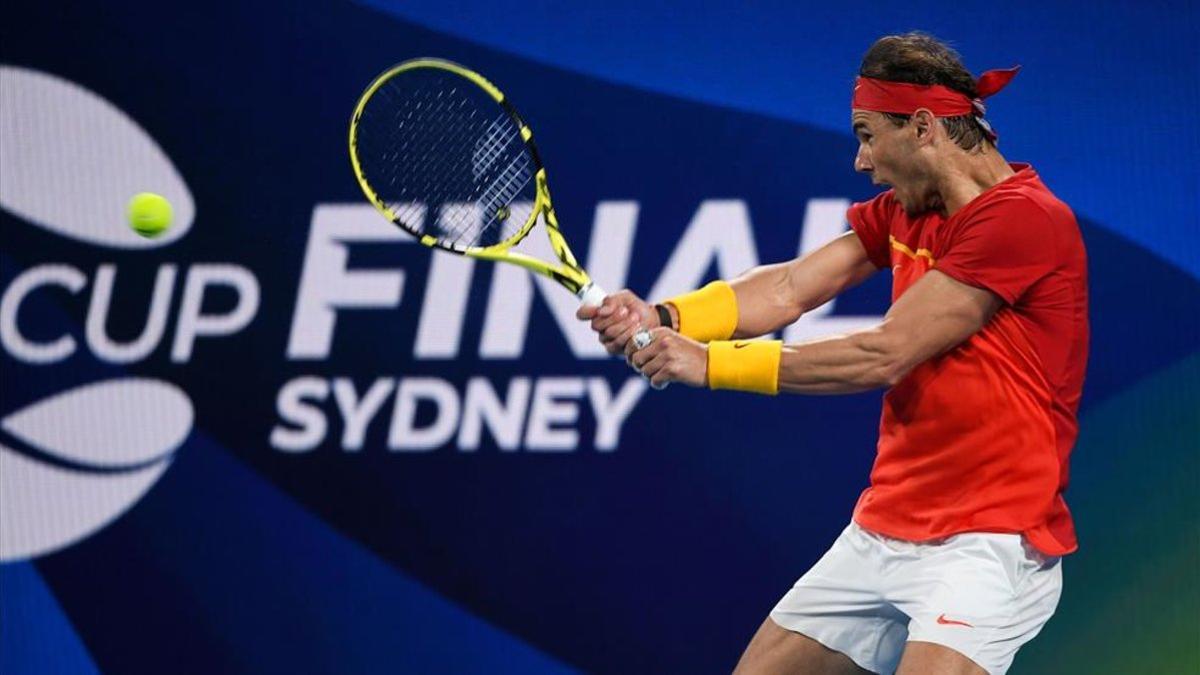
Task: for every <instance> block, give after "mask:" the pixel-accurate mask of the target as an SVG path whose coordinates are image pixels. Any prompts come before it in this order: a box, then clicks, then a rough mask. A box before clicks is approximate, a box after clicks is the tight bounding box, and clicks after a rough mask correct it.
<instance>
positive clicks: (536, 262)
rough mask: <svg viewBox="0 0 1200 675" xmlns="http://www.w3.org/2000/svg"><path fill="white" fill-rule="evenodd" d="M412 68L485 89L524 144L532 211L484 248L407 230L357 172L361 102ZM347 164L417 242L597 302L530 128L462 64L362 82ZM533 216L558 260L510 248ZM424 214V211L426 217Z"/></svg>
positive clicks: (418, 62) (423, 63)
mask: <svg viewBox="0 0 1200 675" xmlns="http://www.w3.org/2000/svg"><path fill="white" fill-rule="evenodd" d="M418 68H436V69H439V70H443V71H447V72H450V73H453V74H455V75H458V76H459V77H462V78H463V79H465V80H467V81H468V82H470V83H472V84H474V85H475V86H477V87H479V88H480V89H482V90H483V91H484V92H486V93H487V94H488V95H489V96H490V97H491V98H492V99H493V100H494V101H495V102H496V103H498V104H499V105H500V107H501V108H502V109H503V110H504V112H505V113H506V114H508V116H509V118H510V119H511V120H512V121H513V122H514V123H515V124H516V125H517V128H518V129H520V133H521V139H522V141H523V142H524V143H525V147H526V148H527V149H528V151H529V154H530V156H531V158H532V160H533V164H534V167H535V169H536V170H535V172H534V190H535V196H534V203H533V209H532V211H531V213H530V214H529V218H528V219H527V220H526V221H525V223H524V225H523V226H522V227H521V228H520V229H518V230H517V231H516V232H515V233H514V234H512V235H511V236H509V237H508V238H507V239H505V240H504V241H501V242H498V243H496V244H492V245H490V246H466V247H454V246H451V245H450V244H449V243H446V242H442V241H440V240H439V239H438V238H437V237H434V236H433V235H430V234H422V233H420V232H416V231H414V230H412V229H410V228H409V227H408V226H407V225H405V224H404V223H403V222H402V221H401V220H400V217H399V216H398V215H397V214H396V213H394V212H393V211H392V210H391V209H390V208H389V207H388V205H387V204H386V203H385V202H384V201H383V200H382V199H381V198H380V197H379V195H378V194H377V193H376V192H375V189H374V188H373V187H371V184H370V183H369V182H368V181H367V179H366V176H364V175H363V169H362V166H361V164H360V163H359V160H358V123H359V120H360V119H361V118H362V114H363V110H364V109H365V108H366V106H367V102H368V101H369V100H370V99H371V97H372V96H374V94H375V92H377V91H378V90H379V89H380V88H381V87H382V86H383V85H384V84H386V83H388V82H389V81H391V80H392V78H394V77H396V76H397V75H400V74H401V73H404V72H407V71H410V70H415V69H418ZM349 142H350V162H351V164H352V165H353V167H354V176H355V178H357V179H358V184H359V187H361V188H362V191H363V194H365V195H366V197H367V200H368V201H370V202H371V204H373V205H374V206H375V209H376V210H377V211H379V213H380V214H382V215H383V217H384V218H387V219H388V220H389V221H391V222H392V223H393V224H394V225H396V226H397V227H399V228H401V229H403V230H405V231H406V232H409V233H410V234H412V235H414V236H416V237H417V239H418V241H420V242H421V243H422V244H424V245H426V246H429V247H431V248H437V249H441V250H444V251H450V252H452V253H457V254H459V255H465V256H469V257H471V258H477V259H479V260H492V261H498V262H507V263H512V264H514V265H520V266H521V267H524V268H525V269H527V270H529V271H531V272H534V273H536V274H540V275H542V276H544V277H548V278H550V279H553V280H554V281H557V282H558V283H559V284H561V285H563V286H564V287H566V288H567V290H569V291H571V292H572V293H574V294H575V295H576V296H577V297H579V298H580V300H582V301H583V302H584V303H585V304H589V305H598V304H599V300H600V299H603V297H604V293H603V291H601V290H600V289H599V288H598V287H597V286H596V285H595V284H593V283H592V280H591V277H589V276H588V273H587V272H586V271H584V269H583V267H582V266H580V264H579V262H578V261H577V260H576V259H575V255H574V254H573V253H572V252H571V248H570V247H569V246H567V240H566V238H565V237H563V235H562V232H561V231H560V230H559V225H558V216H557V215H556V214H555V212H554V205H553V202H552V201H551V200H550V188H549V186H548V184H547V181H546V168H545V166H543V165H542V158H541V155H540V154H539V153H538V149H537V145H536V144H535V143H534V142H533V130H532V129H530V128H529V125H528V124H526V123H525V121H524V120H523V119H522V118H521V115H520V114H519V113H517V110H516V108H514V107H513V105H512V103H510V102H509V101H508V99H507V98H506V97H505V95H504V93H503V92H501V91H500V89H499V88H497V87H496V85H494V84H492V83H491V82H489V81H488V80H487V78H485V77H484V76H482V75H480V74H479V73H476V72H475V71H473V70H471V69H470V68H467V67H465V66H462V65H459V64H457V63H454V62H453V61H446V60H444V59H436V58H428V57H426V58H418V59H411V60H408V61H404V62H402V63H398V64H396V65H394V66H392V67H391V68H389V69H387V70H386V71H384V72H383V73H382V74H380V75H379V76H378V77H376V78H375V79H374V80H373V81H372V82H371V84H370V85H368V86H367V88H366V90H365V91H364V92H363V94H362V96H360V97H359V99H358V103H357V104H356V105H355V106H354V114H353V116H352V117H351V119H350V138H349ZM538 216H542V220H543V223H544V224H545V229H546V235H547V236H548V237H549V238H550V246H551V248H552V249H553V250H554V254H555V256H557V257H558V259H559V261H560V263H561V264H557V265H556V264H554V263H549V262H546V261H544V260H541V259H539V258H535V257H533V256H530V255H527V254H524V253H520V252H518V251H513V250H512V248H513V247H514V246H516V245H517V244H518V243H520V242H521V240H522V239H524V238H525V237H526V235H528V234H529V232H530V231H531V230H532V229H533V228H534V226H535V225H536V224H537V220H538ZM426 217H428V215H426Z"/></svg>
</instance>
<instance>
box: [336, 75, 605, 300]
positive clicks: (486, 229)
mask: <svg viewBox="0 0 1200 675" xmlns="http://www.w3.org/2000/svg"><path fill="white" fill-rule="evenodd" d="M350 160H351V162H352V163H353V165H354V175H355V176H357V177H358V184H359V185H360V186H361V187H362V190H363V193H364V194H365V195H366V196H367V199H368V200H369V201H370V202H371V203H372V204H374V205H375V208H376V209H378V210H379V212H380V213H381V214H383V216H384V217H385V218H387V219H388V220H389V221H391V222H392V223H394V224H396V225H397V226H399V227H401V228H402V229H404V230H406V231H408V232H410V233H412V235H413V236H415V237H416V238H417V239H418V240H419V241H420V242H421V243H422V244H425V245H426V246H430V247H433V248H438V249H442V250H446V251H450V252H452V253H458V254H460V255H466V256H470V257H472V258H479V259H481V260H498V261H503V262H508V263H512V264H514V265H520V266H521V267H524V268H525V269H528V270H530V271H532V272H536V273H537V274H541V275H543V276H546V277H549V278H551V279H553V280H555V281H557V282H558V283H560V284H562V285H563V286H564V287H565V288H566V289H567V290H569V291H571V292H572V293H574V294H575V295H576V296H577V297H578V298H579V300H580V302H581V303H583V304H584V305H589V306H598V305H599V304H600V303H601V301H603V300H604V296H605V293H604V291H603V290H601V289H600V287H598V286H597V285H596V284H595V283H593V282H592V280H591V278H590V277H589V276H588V274H587V272H586V271H584V269H583V267H582V266H580V264H579V263H578V262H577V261H576V260H575V256H574V255H573V254H572V253H571V249H570V247H568V246H567V240H566V239H565V238H564V237H563V235H562V233H561V232H560V231H559V225H558V216H557V215H556V214H555V212H554V204H553V202H552V201H551V199H550V189H549V187H548V186H547V184H546V169H545V167H544V166H542V160H541V156H540V155H539V154H538V150H537V146H536V145H535V144H534V142H533V131H531V130H530V128H529V125H527V124H526V123H525V121H524V120H523V119H521V116H520V115H519V114H517V110H516V108H514V107H513V105H512V104H511V103H509V101H508V99H507V98H506V97H505V96H504V94H503V93H501V91H500V90H499V89H497V88H496V86H495V85H493V84H492V83H491V82H488V81H487V80H486V79H485V78H484V77H483V76H482V75H480V74H479V73H476V72H475V71H473V70H470V69H468V68H465V67H463V66H460V65H458V64H457V63H452V62H450V61H443V60H441V59H431V58H421V59H414V60H411V61H405V62H403V63H401V64H398V65H396V66H393V67H392V68H389V69H388V70H387V71H385V72H384V73H383V74H382V75H380V76H379V77H377V78H375V80H374V81H373V82H371V84H370V86H368V87H367V89H366V91H365V92H363V95H362V97H360V98H359V100H358V105H356V106H355V107H354V116H353V117H352V118H351V120H350ZM539 216H541V217H542V218H541V219H542V221H543V223H544V225H545V230H546V234H547V236H549V237H550V245H551V247H552V248H553V250H554V253H555V255H556V256H557V257H558V262H557V263H554V262H548V261H545V260H540V259H538V258H534V257H532V256H529V255H526V254H523V253H519V252H516V251H513V250H512V249H513V247H514V246H516V245H517V244H518V243H519V242H520V241H521V240H522V239H524V238H525V236H526V235H528V234H529V232H530V231H531V230H533V228H534V226H535V225H536V224H537V221H538V217H539Z"/></svg>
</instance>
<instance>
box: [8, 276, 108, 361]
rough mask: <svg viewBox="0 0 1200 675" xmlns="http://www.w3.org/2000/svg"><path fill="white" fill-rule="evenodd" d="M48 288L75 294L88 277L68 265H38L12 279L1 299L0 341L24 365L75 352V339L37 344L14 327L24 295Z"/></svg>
mask: <svg viewBox="0 0 1200 675" xmlns="http://www.w3.org/2000/svg"><path fill="white" fill-rule="evenodd" d="M50 285H55V286H62V287H63V288H65V289H67V290H68V291H70V292H71V293H78V292H79V291H80V290H82V289H83V287H84V286H85V285H87V278H86V277H85V276H83V273H82V272H80V271H79V270H77V269H75V268H74V267H71V266H70V265H38V266H37V267H34V268H31V269H28V270H25V271H24V272H22V273H21V274H20V275H18V276H17V278H16V279H13V282H12V283H11V284H9V286H8V289H7V290H6V291H4V298H3V299H0V341H2V342H3V343H4V348H5V349H6V350H8V353H10V354H12V355H13V356H15V357H17V358H18V359H20V360H22V361H24V362H26V363H54V362H55V361H61V360H63V359H65V358H67V357H68V356H70V355H71V354H73V353H74V352H75V338H73V337H71V336H70V335H60V336H59V337H57V338H55V339H54V340H51V341H49V342H40V343H39V342H33V341H31V340H28V339H26V338H25V336H24V335H22V334H21V331H20V329H18V328H17V314H18V312H19V311H20V309H21V303H22V302H23V301H24V300H25V296H26V295H28V294H29V293H30V292H32V291H33V290H34V289H36V288H38V287H39V286H50Z"/></svg>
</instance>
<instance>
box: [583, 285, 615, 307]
mask: <svg viewBox="0 0 1200 675" xmlns="http://www.w3.org/2000/svg"><path fill="white" fill-rule="evenodd" d="M575 295H576V296H577V297H578V298H579V304H581V305H583V306H584V307H599V306H600V303H602V302H604V296H606V295H608V293H605V292H604V289H603V288H600V287H599V286H597V285H596V284H595V283H593V282H590V281H589V282H588V285H587V286H584V287H583V288H581V289H579V292H578V293H576V294H575Z"/></svg>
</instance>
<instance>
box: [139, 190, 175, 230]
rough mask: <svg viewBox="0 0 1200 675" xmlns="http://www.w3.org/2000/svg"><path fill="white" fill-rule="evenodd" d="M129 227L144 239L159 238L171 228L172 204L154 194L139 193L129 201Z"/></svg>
mask: <svg viewBox="0 0 1200 675" xmlns="http://www.w3.org/2000/svg"><path fill="white" fill-rule="evenodd" d="M129 226H130V227H132V228H133V231H134V232H137V233H138V234H140V235H142V236H143V237H157V236H158V235H160V234H162V233H163V232H165V231H166V230H167V228H168V227H170V226H171V202H169V201H167V198H166V197H164V196H162V195H156V194H154V193H153V192H139V193H137V194H136V195H134V196H133V199H130V200H129Z"/></svg>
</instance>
